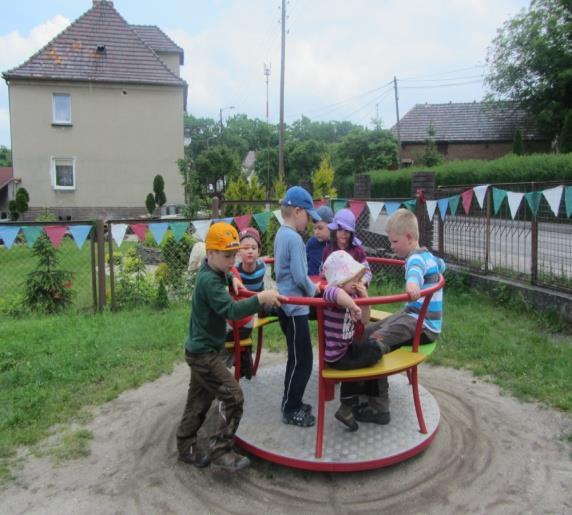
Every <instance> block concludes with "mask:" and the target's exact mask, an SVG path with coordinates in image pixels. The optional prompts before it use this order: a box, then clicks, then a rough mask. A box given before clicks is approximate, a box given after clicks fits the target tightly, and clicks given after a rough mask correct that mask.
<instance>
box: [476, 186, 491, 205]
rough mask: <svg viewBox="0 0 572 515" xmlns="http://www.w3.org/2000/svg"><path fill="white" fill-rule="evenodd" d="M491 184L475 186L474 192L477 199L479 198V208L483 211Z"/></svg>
mask: <svg viewBox="0 0 572 515" xmlns="http://www.w3.org/2000/svg"><path fill="white" fill-rule="evenodd" d="M488 187H489V184H483V185H482V186H475V187H474V188H473V191H474V192H475V197H477V202H478V203H479V207H480V208H481V209H483V203H484V201H485V193H486V192H487V188H488Z"/></svg>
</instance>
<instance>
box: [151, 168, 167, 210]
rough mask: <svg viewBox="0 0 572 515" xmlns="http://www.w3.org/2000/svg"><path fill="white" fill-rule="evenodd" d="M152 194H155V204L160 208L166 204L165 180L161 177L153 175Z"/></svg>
mask: <svg viewBox="0 0 572 515" xmlns="http://www.w3.org/2000/svg"><path fill="white" fill-rule="evenodd" d="M153 192H154V193H155V203H156V204H157V205H158V206H159V207H161V206H162V205H163V204H165V202H167V197H166V195H165V180H164V179H163V177H162V176H161V175H155V178H154V179H153Z"/></svg>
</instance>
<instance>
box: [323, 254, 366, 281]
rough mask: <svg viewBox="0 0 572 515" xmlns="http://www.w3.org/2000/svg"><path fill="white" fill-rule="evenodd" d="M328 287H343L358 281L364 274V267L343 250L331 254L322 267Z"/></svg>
mask: <svg viewBox="0 0 572 515" xmlns="http://www.w3.org/2000/svg"><path fill="white" fill-rule="evenodd" d="M322 269H323V271H324V275H325V276H326V281H327V282H328V286H343V285H344V284H346V283H347V282H349V281H351V280H354V279H359V278H360V277H361V276H362V275H363V274H364V272H365V265H362V264H361V263H358V262H357V261H356V260H355V259H354V258H353V257H351V256H350V255H349V254H348V253H347V252H346V251H345V250H336V251H335V252H332V253H331V254H330V255H329V256H328V258H327V259H326V261H325V262H324V265H323V267H322Z"/></svg>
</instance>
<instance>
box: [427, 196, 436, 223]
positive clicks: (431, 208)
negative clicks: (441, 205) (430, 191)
mask: <svg viewBox="0 0 572 515" xmlns="http://www.w3.org/2000/svg"><path fill="white" fill-rule="evenodd" d="M435 209H437V201H436V200H428V201H427V214H428V215H429V221H430V222H432V221H433V217H434V216H435Z"/></svg>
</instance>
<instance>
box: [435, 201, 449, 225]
mask: <svg viewBox="0 0 572 515" xmlns="http://www.w3.org/2000/svg"><path fill="white" fill-rule="evenodd" d="M437 206H439V214H440V215H441V220H445V217H446V216H447V208H448V207H449V199H448V198H442V199H441V200H438V201H437Z"/></svg>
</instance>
